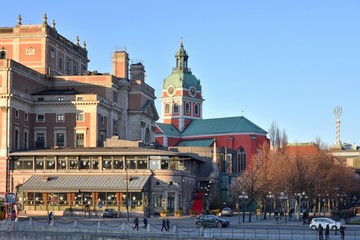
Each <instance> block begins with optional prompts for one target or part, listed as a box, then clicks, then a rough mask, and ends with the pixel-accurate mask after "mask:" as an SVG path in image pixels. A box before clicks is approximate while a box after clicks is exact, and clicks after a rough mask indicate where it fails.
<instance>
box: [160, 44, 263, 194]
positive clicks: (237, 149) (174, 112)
mask: <svg viewBox="0 0 360 240" xmlns="http://www.w3.org/2000/svg"><path fill="white" fill-rule="evenodd" d="M188 58H189V56H188V54H187V52H186V51H185V49H184V46H183V43H182V42H181V44H180V48H179V50H178V51H177V52H176V54H175V59H176V65H175V68H173V71H172V73H171V74H170V75H169V76H168V77H167V78H166V79H165V80H164V83H163V86H162V93H161V101H162V115H161V119H162V122H161V123H159V122H158V123H157V130H156V136H155V139H156V142H157V144H161V145H164V146H168V147H172V148H176V149H178V150H179V151H188V152H193V153H197V154H199V155H200V156H202V155H203V156H204V157H205V156H206V157H208V159H209V160H208V167H205V168H204V169H202V170H203V172H202V174H203V176H205V178H204V183H205V184H206V182H209V181H212V179H210V176H212V177H213V176H214V175H217V178H219V177H220V176H221V178H220V179H221V180H220V182H219V184H220V185H219V187H220V188H221V192H222V200H226V199H227V193H228V187H229V184H230V182H231V177H236V176H238V175H239V174H241V172H242V171H243V170H244V169H245V168H246V165H247V162H248V161H249V160H250V159H251V157H252V156H253V155H254V154H256V153H257V151H258V149H259V146H260V145H261V144H263V143H264V142H268V141H269V139H268V138H267V136H266V135H267V132H266V131H265V130H263V129H262V128H260V127H259V126H257V125H256V124H254V123H253V122H251V121H250V120H248V119H247V118H245V117H243V116H235V117H226V118H214V119H203V110H204V109H203V106H202V103H203V101H204V99H203V96H202V86H201V83H200V80H198V79H197V78H196V77H195V76H194V75H193V74H192V72H191V69H190V68H189V67H188ZM224 105H226V103H224ZM206 149H207V150H208V151H206ZM209 151H210V152H209ZM215 151H216V153H215ZM215 172H216V173H215ZM206 177H208V178H206Z"/></svg>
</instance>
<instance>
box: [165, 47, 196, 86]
mask: <svg viewBox="0 0 360 240" xmlns="http://www.w3.org/2000/svg"><path fill="white" fill-rule="evenodd" d="M188 58H189V56H188V54H187V52H186V51H185V49H184V45H183V43H182V40H181V42H180V48H179V50H178V51H177V52H176V55H175V59H176V66H175V68H174V69H173V71H172V73H171V74H170V75H169V76H168V77H167V78H166V79H165V80H164V84H163V89H167V88H168V87H169V86H171V85H173V86H174V87H175V88H185V89H189V88H190V87H191V86H194V87H195V88H196V90H197V91H200V92H201V84H200V80H198V79H197V78H196V77H195V76H194V75H193V74H192V73H191V69H190V68H189V67H188Z"/></svg>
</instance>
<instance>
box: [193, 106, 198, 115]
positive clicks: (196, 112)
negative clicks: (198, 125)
mask: <svg viewBox="0 0 360 240" xmlns="http://www.w3.org/2000/svg"><path fill="white" fill-rule="evenodd" d="M194 114H195V115H199V105H198V104H195V107H194Z"/></svg>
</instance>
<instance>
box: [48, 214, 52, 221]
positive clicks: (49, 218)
mask: <svg viewBox="0 0 360 240" xmlns="http://www.w3.org/2000/svg"><path fill="white" fill-rule="evenodd" d="M51 220H52V212H49V214H48V221H49V224H50V223H51Z"/></svg>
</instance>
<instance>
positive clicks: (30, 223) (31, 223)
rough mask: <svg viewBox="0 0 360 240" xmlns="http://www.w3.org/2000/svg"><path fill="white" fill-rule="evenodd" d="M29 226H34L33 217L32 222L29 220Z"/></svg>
mask: <svg viewBox="0 0 360 240" xmlns="http://www.w3.org/2000/svg"><path fill="white" fill-rule="evenodd" d="M29 225H30V226H32V225H33V219H32V217H30V220H29Z"/></svg>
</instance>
